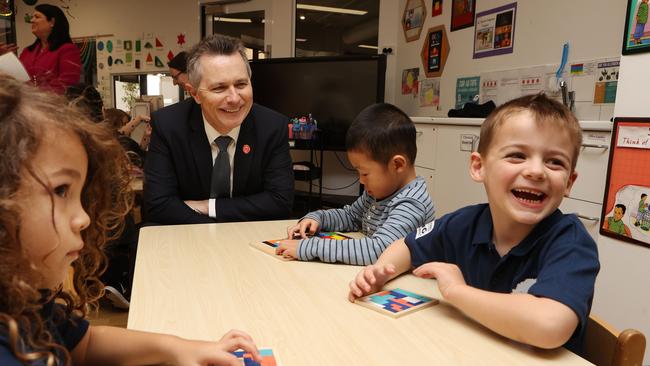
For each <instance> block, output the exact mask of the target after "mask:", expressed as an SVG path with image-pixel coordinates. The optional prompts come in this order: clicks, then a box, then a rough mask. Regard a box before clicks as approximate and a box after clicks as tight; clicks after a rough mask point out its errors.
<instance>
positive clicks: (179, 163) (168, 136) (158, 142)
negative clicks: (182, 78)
mask: <svg viewBox="0 0 650 366" xmlns="http://www.w3.org/2000/svg"><path fill="white" fill-rule="evenodd" d="M288 123H289V121H288V118H287V117H285V116H283V115H281V114H279V113H277V112H275V111H273V110H270V109H268V108H265V107H262V106H260V105H257V104H253V107H252V108H251V111H250V113H249V114H248V116H246V118H245V119H244V122H243V123H242V124H241V128H240V130H239V138H238V139H237V147H236V149H235V158H234V164H233V165H234V171H233V186H232V198H220V199H217V200H216V213H217V217H216V219H213V218H210V217H208V216H206V215H201V214H199V213H196V212H194V210H192V209H191V208H189V207H188V206H187V205H186V204H185V203H184V202H183V201H185V200H207V199H208V198H209V197H210V179H211V175H212V164H213V161H212V155H211V153H210V144H209V143H208V138H207V136H206V134H205V128H204V126H203V117H202V114H201V108H200V106H199V105H198V104H196V103H195V102H194V100H193V99H191V98H190V99H187V100H184V101H182V102H180V103H177V104H174V105H171V106H169V107H166V108H163V109H161V110H159V111H156V112H155V113H153V114H152V116H151V127H152V130H153V131H152V134H151V143H150V144H149V152H148V153H147V160H146V163H145V168H144V173H145V181H144V210H145V220H146V221H147V222H151V223H157V224H198V223H214V222H226V221H253V220H272V219H286V218H288V217H289V216H290V214H291V208H292V205H293V170H292V167H291V156H290V155H289V142H288V132H287V124H288ZM244 145H248V147H249V148H250V151H249V152H248V154H245V153H244Z"/></svg>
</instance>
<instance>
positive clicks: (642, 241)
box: [600, 117, 650, 247]
mask: <svg viewBox="0 0 650 366" xmlns="http://www.w3.org/2000/svg"><path fill="white" fill-rule="evenodd" d="M612 132H613V134H612V142H611V148H610V152H609V163H608V166H607V183H606V185H605V197H604V199H603V209H602V213H601V221H600V222H601V227H600V234H601V235H605V236H609V237H612V238H615V239H619V240H623V241H627V242H630V243H634V244H639V245H643V246H647V247H650V118H637V117H617V118H616V119H615V120H614V126H613V129H612Z"/></svg>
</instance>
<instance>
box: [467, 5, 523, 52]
mask: <svg viewBox="0 0 650 366" xmlns="http://www.w3.org/2000/svg"><path fill="white" fill-rule="evenodd" d="M516 15H517V3H512V4H508V5H504V6H500V7H498V8H494V9H490V10H486V11H484V12H481V13H478V14H477V15H476V27H474V58H481V57H488V56H496V55H503V54H506V53H512V51H513V49H514V45H515V20H516Z"/></svg>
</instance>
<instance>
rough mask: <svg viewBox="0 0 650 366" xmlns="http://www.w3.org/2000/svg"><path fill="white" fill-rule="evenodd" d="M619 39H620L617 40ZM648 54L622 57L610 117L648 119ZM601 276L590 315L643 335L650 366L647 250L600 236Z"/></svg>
mask: <svg viewBox="0 0 650 366" xmlns="http://www.w3.org/2000/svg"><path fill="white" fill-rule="evenodd" d="M621 38H622V37H621ZM648 65H650V54H648V53H645V54H639V55H630V56H623V57H622V58H621V70H620V76H619V88H618V93H617V96H616V106H615V109H614V115H616V116H621V117H650V105H648V96H647V88H648V85H650V73H648V72H647V68H648ZM598 249H599V251H600V252H599V255H600V262H601V272H600V275H599V276H598V280H597V288H600V289H603V291H601V292H597V293H596V296H595V298H594V306H593V311H594V312H597V313H599V314H605V315H604V316H605V319H607V320H609V321H611V322H613V324H615V325H616V326H617V327H618V328H619V329H625V328H636V329H638V330H640V331H642V332H643V333H644V334H645V335H646V339H647V340H648V341H649V343H648V344H649V345H647V346H646V352H645V358H644V362H643V363H644V364H645V365H647V364H650V293H649V292H648V278H650V265H648V264H649V263H650V248H648V247H642V246H639V245H634V244H630V243H627V242H622V241H619V240H614V239H612V238H608V237H604V236H601V237H600V239H599V240H598Z"/></svg>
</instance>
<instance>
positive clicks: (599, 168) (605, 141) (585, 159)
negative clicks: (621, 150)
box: [569, 131, 611, 203]
mask: <svg viewBox="0 0 650 366" xmlns="http://www.w3.org/2000/svg"><path fill="white" fill-rule="evenodd" d="M610 135H611V134H610V132H607V131H585V132H584V133H583V134H582V148H581V149H580V156H579V157H578V164H577V165H576V171H577V172H578V179H577V180H576V182H575V184H574V185H573V188H572V189H571V194H570V195H569V197H572V198H577V199H579V200H585V201H589V202H594V203H602V202H603V194H604V192H605V177H606V175H607V161H608V160H609V142H610V141H609V140H610Z"/></svg>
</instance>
